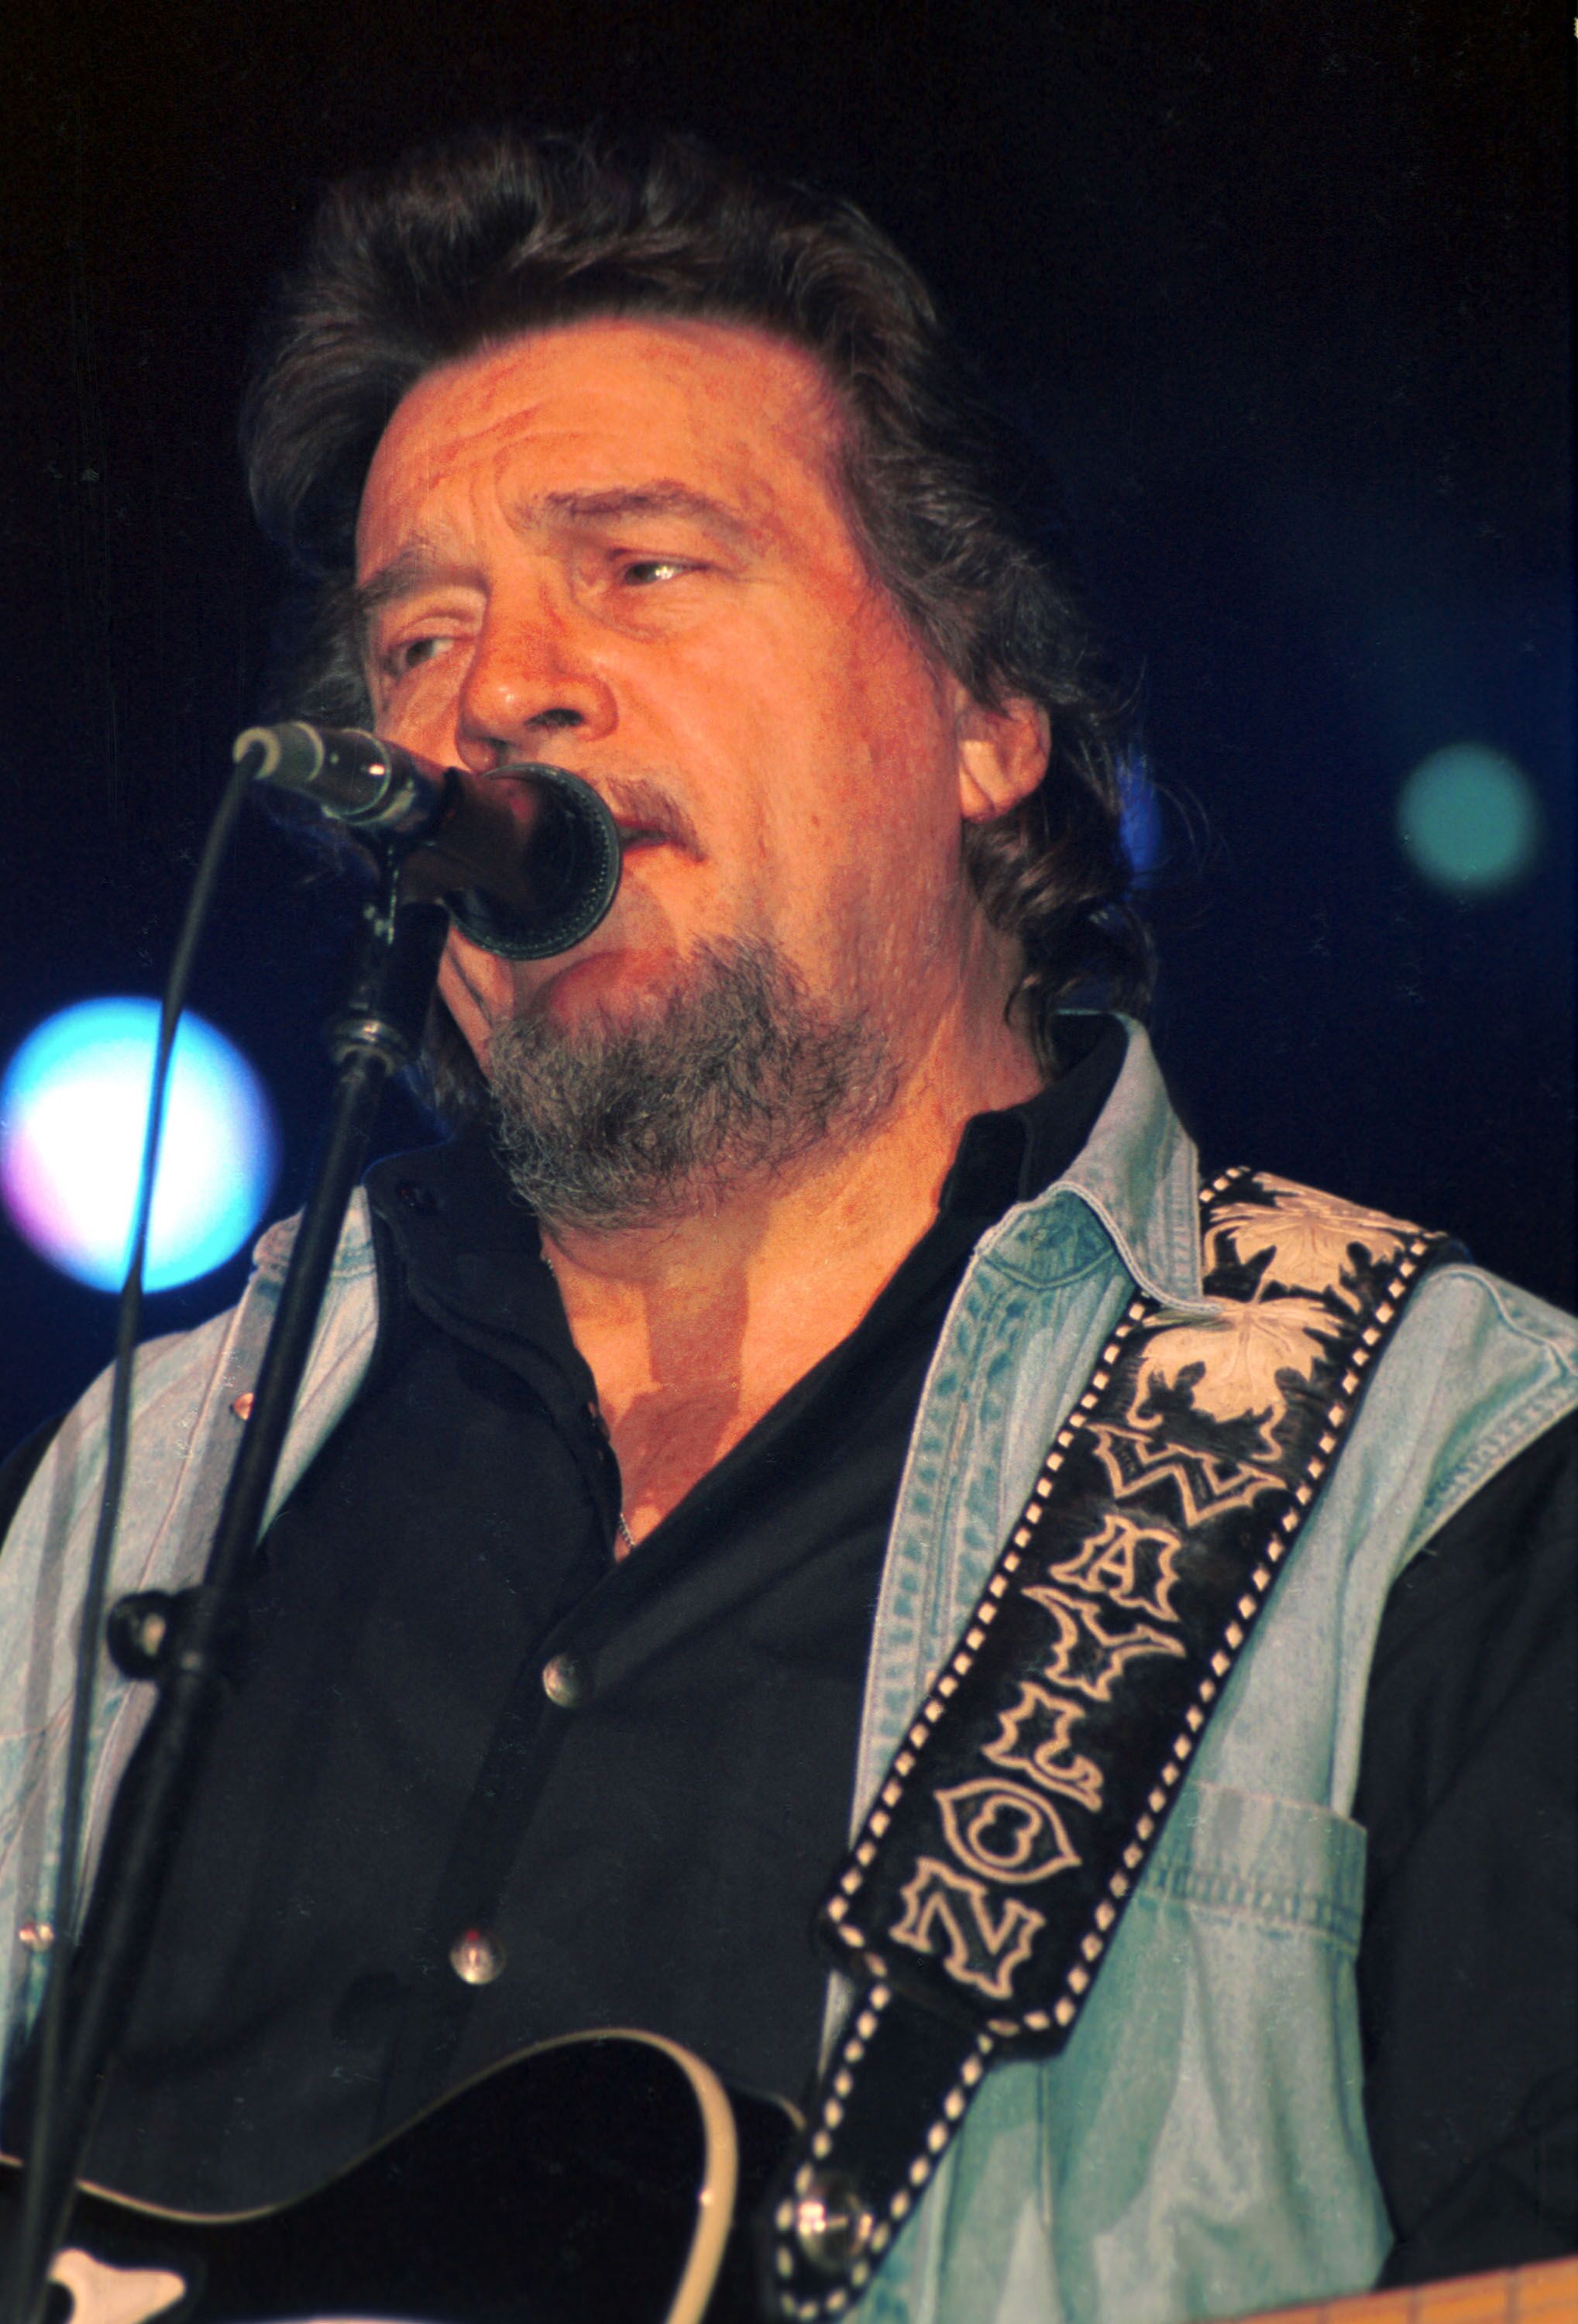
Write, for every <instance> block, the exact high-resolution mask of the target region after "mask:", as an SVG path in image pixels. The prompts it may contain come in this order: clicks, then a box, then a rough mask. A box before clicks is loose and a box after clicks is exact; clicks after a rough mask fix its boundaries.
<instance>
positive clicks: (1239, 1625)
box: [769, 1170, 1453, 2319]
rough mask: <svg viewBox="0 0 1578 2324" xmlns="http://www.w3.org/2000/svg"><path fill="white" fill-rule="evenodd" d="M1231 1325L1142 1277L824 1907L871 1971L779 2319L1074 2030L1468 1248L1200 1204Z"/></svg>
mask: <svg viewBox="0 0 1578 2324" xmlns="http://www.w3.org/2000/svg"><path fill="white" fill-rule="evenodd" d="M1200 1199H1201V1223H1202V1234H1203V1239H1204V1288H1205V1292H1206V1294H1207V1296H1209V1297H1211V1298H1213V1299H1214V1300H1216V1301H1218V1302H1219V1303H1220V1307H1219V1314H1218V1315H1217V1316H1216V1317H1215V1318H1210V1319H1207V1320H1205V1321H1204V1322H1203V1321H1201V1320H1200V1319H1199V1318H1198V1317H1197V1316H1194V1315H1191V1316H1190V1317H1189V1318H1187V1319H1179V1318H1178V1317H1177V1316H1176V1315H1175V1316H1171V1317H1169V1316H1168V1314H1167V1313H1166V1312H1165V1311H1162V1310H1160V1309H1159V1308H1158V1306H1157V1305H1156V1303H1155V1302H1153V1301H1151V1300H1149V1299H1148V1298H1146V1297H1144V1296H1138V1297H1136V1298H1135V1299H1134V1300H1133V1302H1132V1303H1131V1305H1130V1307H1129V1308H1128V1310H1127V1312H1126V1313H1125V1314H1124V1315H1123V1317H1122V1318H1121V1322H1120V1323H1119V1325H1118V1327H1117V1329H1116V1331H1115V1332H1114V1333H1113V1336H1112V1341H1111V1342H1110V1343H1109V1344H1108V1346H1107V1348H1106V1349H1105V1351H1103V1356H1102V1358H1101V1360H1100V1362H1099V1363H1098V1365H1097V1367H1096V1369H1095V1371H1094V1374H1093V1376H1092V1379H1091V1380H1090V1383H1089V1386H1088V1387H1087V1388H1086V1389H1085V1392H1084V1395H1083V1397H1081V1398H1080V1400H1079V1402H1078V1404H1077V1405H1076V1406H1075V1409H1074V1411H1073V1412H1072V1413H1071V1414H1070V1416H1069V1417H1068V1419H1067V1421H1066V1423H1065V1425H1064V1426H1063V1427H1062V1428H1061V1429H1060V1431H1059V1432H1058V1434H1057V1440H1056V1442H1055V1443H1053V1445H1052V1448H1051V1450H1050V1452H1048V1453H1047V1459H1046V1461H1045V1462H1044V1463H1043V1465H1042V1469H1041V1472H1040V1475H1039V1476H1038V1478H1037V1480H1036V1483H1035V1487H1034V1489H1033V1490H1032V1492H1031V1494H1030V1498H1029V1502H1028V1504H1027V1505H1026V1508H1025V1510H1024V1512H1023V1515H1022V1516H1021V1517H1020V1522H1019V1523H1018V1525H1016V1526H1015V1527H1014V1529H1013V1532H1012V1534H1011V1535H1010V1538H1009V1541H1008V1544H1007V1545H1006V1546H1005V1548H1004V1550H1003V1553H1002V1555H1001V1558H1000V1559H999V1561H998V1563H997V1566H996V1568H995V1570H994V1572H992V1577H991V1579H990V1581H989V1582H988V1583H987V1586H986V1588H985V1590H984V1591H983V1594H982V1597H981V1599H980V1601H979V1603H978V1604H977V1606H976V1608H975V1610H974V1615H973V1616H972V1618H971V1619H970V1621H969V1623H968V1624H967V1625H966V1628H965V1630H964V1636H963V1637H961V1638H960V1640H959V1642H958V1644H957V1646H956V1647H955V1651H954V1653H953V1655H951V1657H950V1658H949V1660H948V1662H947V1664H946V1665H945V1667H944V1668H943V1669H942V1671H941V1672H939V1674H937V1678H936V1680H935V1682H934V1683H933V1686H932V1689H931V1692H930V1694H929V1696H928V1698H927V1701H926V1702H925V1703H924V1705H923V1706H922V1708H921V1710H920V1711H919V1713H918V1716H917V1718H916V1719H915V1720H914V1722H913V1724H912V1725H911V1727H910V1729H909V1732H908V1734H907V1735H906V1737H905V1739H904V1742H903V1744H902V1746H901V1747H900V1750H899V1752H898V1754H897V1756H896V1757H895V1758H894V1760H893V1763H892V1765H891V1768H890V1769H889V1772H888V1775H887V1778H886V1780H885V1782H884V1783H883V1784H882V1786H881V1791H880V1793H879V1794H878V1796H877V1799H876V1802H875V1803H874V1805H873V1807H872V1811H871V1813H870V1815H869V1816H868V1818H867V1821H866V1823H865V1826H864V1828H863V1831H861V1833H860V1835H859V1837H858V1839H857V1840H856V1842H855V1845H854V1849H853V1851H852V1853H851V1855H850V1857H849V1858H848V1860H847V1862H846V1864H845V1865H844V1867H843V1869H842V1870H841V1872H840V1874H839V1876H838V1877H837V1880H836V1882H835V1886H834V1889H833V1891H832V1894H831V1895H830V1897H829V1899H828V1901H827V1904H826V1910H825V1933H826V1936H827V1937H828V1938H829V1940H830V1941H831V1942H832V1944H833V1945H834V1947H835V1950H837V1952H838V1953H839V1955H840V1956H841V1957H842V1959H843V1960H844V1965H845V1967H846V1968H847V1969H848V1970H849V1971H850V1973H851V1974H852V1975H854V1976H856V1977H858V1978H861V1979H862V1980H863V1992H862V1994H861V1997H860V1998H859V2000H858V2001H857V2002H856V2004H855V2006H854V2008H853V2009H852V2011H851V2013H850V2016H849V2020H848V2021H847V2023H846V2025H845V2029H844V2034H843V2037H842V2040H841V2042H840V2043H839V2045H838V2048H837V2050H836V2052H835V2055H834V2057H833V2060H832V2061H831V2063H830V2065H829V2067H828V2070H827V2071H826V2074H825V2076H824V2079H823V2082H822V2086H821V2089H820V2092H819V2095H818V2100H817V2107H816V2109H815V2112H814V2114H813V2117H812V2119H811V2121H810V2123H809V2124H808V2126H807V2130H806V2133H805V2135H804V2137H803V2138H802V2140H801V2141H800V2142H799V2143H798V2146H797V2149H796V2152H795V2153H794V2155H793V2156H792V2157H791V2159H790V2162H789V2165H788V2166H787V2167H786V2171H785V2172H784V2175H783V2177H782V2179H781V2181H780V2190H779V2196H778V2199H777V2200H776V2202H775V2204H774V2206H773V2209H772V2214H771V2222H770V2249H769V2273H770V2277H771V2285H772V2296H773V2299H774V2302H775V2304H776V2306H777V2308H778V2310H779V2311H780V2313H781V2314H784V2315H786V2316H792V2317H798V2318H804V2319H814V2318H815V2319H819V2318H823V2317H827V2316H834V2315H837V2314H839V2313H841V2312H842V2311H843V2310H844V2309H846V2308H848V2307H849V2306H850V2305H851V2304H852V2303H853V2302H854V2301H855V2300H856V2299H858V2297H859V2296H860V2293H861V2291H862V2289H863V2285H864V2284H865V2283H866V2282H868V2281H869V2279H870V2276H871V2274H872V2270H873V2269H874V2267H875V2266H876V2265H877V2264H879V2263H880V2261H881V2255H882V2253H883V2251H884V2250H885V2249H886V2248H887V2246H888V2245H889V2244H890V2243H891V2240H892V2237H893V2236H895V2235H896V2234H897V2233H898V2232H899V2230H900V2227H901V2226H902V2225H903V2222H904V2219H905V2218H907V2217H908V2215H909V2211H910V2209H912V2208H913V2206H914V2204H915V2203H916V2202H917V2201H918V2199H919V2197H920V2194H921V2192H922V2191H923V2190H924V2188H925V2186H926V2184H927V2181H928V2179H929V2178H930V2175H931V2173H932V2172H933V2171H934V2170H935V2168H936V2166H937V2162H938V2160H939V2159H940V2157H941V2155H942V2154H943V2153H944V2152H945V2151H946V2146H947V2144H948V2143H949V2140H950V2139H951V2138H952V2136H953V2134H954V2132H955V2129H956V2128H957V2126H958V2124H959V2123H960V2121H962V2119H963V2117H964V2112H965V2110H966V2108H967V2107H968V2105H969V2102H970V2098H971V2097H972V2095H973V2094H974V2089H976V2087H977V2086H978V2085H979V2083H980V2081H981V2080H982V2078H983V2074H984V2072H985V2070H986V2068H987V2065H988V2063H989V2061H991V2059H992V2057H993V2055H994V2054H996V2053H997V2052H1000V2051H1001V2050H1004V2049H1008V2048H1011V2049H1012V2050H1014V2051H1015V2052H1017V2053H1018V2054H1021V2055H1022V2054H1026V2053H1027V2052H1028V2053H1030V2054H1040V2055H1046V2054H1049V2053H1050V2052H1054V2051H1056V2050H1057V2049H1059V2048H1060V2047H1061V2046H1062V2044H1063V2043H1065V2042H1066V2040H1067V2038H1068V2035H1069V2033H1070V2032H1071V2030H1072V2028H1073V2026H1074V2024H1075V2019H1076V2017H1077V2015H1078V2014H1079V2010H1080V2007H1081V2006H1082V2004H1083V2001H1084V1996H1085V1994H1086V1993H1087V1992H1088V1991H1089V1989H1090V1987H1091V1983H1092V1980H1093V1978H1094V1976H1095V1974H1096V1972H1097V1970H1098V1969H1099V1966H1100V1964H1101V1961H1102V1960H1103V1955H1104V1954H1105V1952H1106V1950H1107V1948H1108V1946H1109V1945H1110V1943H1111V1941H1112V1937H1113V1934H1114V1932H1115V1931H1116V1929H1117V1926H1118V1923H1119V1922H1120V1919H1121V1914H1122V1913H1123V1909H1124V1906H1125V1904H1126V1902H1127V1900H1128V1898H1129V1897H1130V1895H1131V1894H1132V1892H1133V1888H1134V1886H1135V1883H1136V1881H1137V1880H1138V1878H1139V1877H1140V1874H1141V1872H1142V1871H1143V1868H1144V1866H1145V1862H1146V1858H1147V1857H1148V1856H1149V1852H1150V1849H1151V1848H1152V1847H1153V1846H1154V1844H1155V1840H1156V1837H1157V1834H1158V1831H1159V1830H1160V1828H1161V1825H1162V1823H1163V1821H1165V1818H1166V1816H1167V1811H1168V1809H1169V1808H1170V1807H1171V1805H1172V1803H1173V1802H1174V1800H1175V1799H1176V1798H1177V1794H1178V1791H1179V1788H1180V1786H1181V1784H1182V1783H1183V1781H1184V1778H1185V1776H1186V1774H1187V1771H1188V1766H1189V1762H1190V1759H1191V1757H1192V1756H1193V1754H1194V1752H1195V1748H1196V1747H1197V1745H1198V1742H1199V1738H1200V1737H1201V1735H1202V1733H1203V1732H1204V1727H1205V1724H1206V1721H1207V1720H1208V1719H1209V1718H1210V1716H1211V1713H1212V1711H1213V1707H1214V1705H1215V1704H1216V1702H1217V1701H1218V1700H1219V1699H1220V1696H1221V1692H1222V1689H1223V1683H1224V1682H1225V1680H1226V1679H1227V1677H1228V1675H1229V1673H1230V1672H1231V1670H1232V1665H1233V1663H1234V1661H1235V1660H1236V1658H1237V1656H1238V1655H1239V1653H1240V1652H1241V1649H1242V1647H1243V1646H1244V1644H1245V1642H1246V1640H1247V1639H1248V1637H1249V1636H1250V1631H1251V1630H1252V1628H1253V1626H1254V1623H1255V1621H1256V1619H1257V1618H1258V1616H1259V1614H1260V1610H1261V1609H1262V1607H1263V1606H1264V1605H1265V1603H1266V1600H1267V1598H1268V1596H1269V1592H1270V1591H1271V1589H1272V1586H1273V1584H1274V1582H1275V1581H1276V1578H1277V1575H1278V1572H1279V1571H1280V1570H1281V1568H1282V1565H1283V1564H1284V1563H1285V1561H1286V1559H1287V1554H1288V1553H1289V1551H1290V1550H1291V1548H1292V1546H1293V1545H1294V1542H1295V1541H1296V1539H1297V1535H1298V1532H1299V1529H1300V1527H1301V1526H1302V1524H1303V1522H1304V1519H1305V1517H1306V1514H1307V1512H1308V1510H1309V1508H1310V1506H1311V1504H1312V1503H1313V1501H1314V1499H1315V1495H1316V1493H1317V1492H1318V1490H1319V1489H1320V1486H1321V1483H1322V1480H1323V1479H1324V1476H1325V1474H1326V1472H1327V1471H1328V1470H1329V1469H1330V1467H1331V1464H1332V1462H1333V1459H1334V1458H1335V1455H1336V1452H1337V1449H1338V1446H1339V1444H1340V1443H1341V1442H1342V1439H1343V1434H1344V1433H1345V1431H1346V1429H1347V1427H1348V1425H1349V1423H1350V1421H1351V1420H1352V1416H1353V1414H1354V1412H1355V1410H1356V1409H1357V1407H1358V1404H1359V1400H1360V1397H1361V1394H1362V1392H1363V1389H1364V1386H1365V1383H1366V1380H1367V1379H1368V1378H1369V1375H1370V1370H1371V1369H1372V1367H1373V1365H1374V1362H1375V1360H1376V1358H1377V1356H1378V1355H1379V1354H1380V1351H1381V1349H1382V1347H1383V1346H1384V1344H1385V1342H1386V1341H1387V1339H1388V1337H1389V1334H1390V1333H1391V1332H1392V1330H1393V1329H1394V1328H1395V1325H1396V1323H1397V1320H1398V1314H1399V1313H1400V1311H1401V1307H1402V1305H1403V1303H1404V1301H1405V1300H1406V1298H1407V1294H1408V1292H1409V1291H1410V1289H1411V1288H1412V1286H1413V1285H1414V1284H1415V1283H1416V1282H1417V1279H1418V1277H1419V1276H1420V1274H1421V1273H1422V1272H1423V1270H1424V1269H1425V1268H1426V1267H1428V1266H1429V1265H1430V1264H1431V1263H1432V1262H1433V1261H1435V1259H1439V1258H1440V1257H1441V1256H1442V1255H1443V1254H1444V1252H1446V1251H1449V1250H1452V1248H1453V1246H1452V1245H1450V1244H1449V1243H1448V1242H1447V1241H1446V1240H1445V1238H1444V1237H1441V1236H1436V1235H1429V1234H1425V1233H1421V1232H1420V1231H1418V1230H1417V1228H1414V1227H1412V1226H1408V1225H1406V1224H1404V1223H1402V1222H1399V1221H1398V1220H1396V1219H1390V1218H1387V1217H1385V1216H1383V1215H1382V1214H1381V1213H1379V1212H1374V1211H1365V1210H1360V1209H1357V1208H1355V1207H1353V1206H1352V1205H1351V1204H1347V1203H1340V1202H1337V1201H1335V1200H1333V1198H1332V1197H1330V1196H1328V1195H1324V1194H1315V1193H1312V1192H1310V1191H1309V1190H1307V1189H1306V1188H1304V1187H1300V1186H1296V1185H1289V1184H1288V1183H1287V1181H1285V1180H1282V1179H1278V1178H1273V1177H1269V1176H1260V1175H1256V1174H1252V1173H1250V1172H1249V1171H1246V1170H1233V1171H1229V1172H1227V1173H1225V1174H1224V1175H1223V1176H1222V1177H1220V1178H1218V1179H1217V1180H1216V1181H1215V1182H1214V1184H1213V1185H1210V1186H1208V1187H1206V1188H1204V1190H1203V1192H1202V1194H1201V1198H1200Z"/></svg>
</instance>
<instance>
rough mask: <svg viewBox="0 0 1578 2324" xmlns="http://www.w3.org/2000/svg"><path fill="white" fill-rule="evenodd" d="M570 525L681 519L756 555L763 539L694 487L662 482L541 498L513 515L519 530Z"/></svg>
mask: <svg viewBox="0 0 1578 2324" xmlns="http://www.w3.org/2000/svg"><path fill="white" fill-rule="evenodd" d="M545 516H546V517H548V518H549V520H550V521H554V520H557V521H558V522H560V523H568V524H623V523H626V522H629V521H632V520H639V519H641V518H643V517H668V516H673V517H681V518H684V519H685V520H686V521H688V522H690V523H693V524H699V525H701V526H703V527H705V528H706V530H708V531H710V532H715V533H716V534H717V535H718V536H719V538H720V539H724V540H725V541H727V542H728V543H729V545H730V546H731V547H732V548H735V549H760V548H761V532H760V531H759V530H758V529H757V527H756V526H755V525H753V524H752V523H750V522H749V521H747V520H746V519H745V518H744V517H743V516H742V515H741V514H740V513H739V512H738V511H737V510H735V509H732V508H729V507H728V506H726V505H725V503H724V502H722V501H717V500H714V499H713V497H712V495H711V493H701V492H697V489H696V487H695V485H694V484H677V483H670V482H669V480H668V479H667V478H660V480H659V481H658V482H656V483H654V484H616V485H614V486H613V487H612V488H611V489H610V490H608V491H606V492H600V493H543V494H542V495H541V497H540V499H534V500H531V501H527V502H524V503H521V506H520V508H519V509H518V511H517V512H515V521H516V523H517V524H519V525H521V527H522V528H523V529H524V528H525V527H529V526H531V525H533V524H536V523H539V522H540V521H541V520H542V518H543V517H545Z"/></svg>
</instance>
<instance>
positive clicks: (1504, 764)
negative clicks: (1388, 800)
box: [1398, 742, 1544, 897]
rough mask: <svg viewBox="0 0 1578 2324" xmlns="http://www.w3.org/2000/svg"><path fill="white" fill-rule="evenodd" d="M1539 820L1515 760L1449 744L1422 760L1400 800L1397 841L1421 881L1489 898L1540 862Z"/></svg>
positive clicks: (1486, 748) (1473, 745)
mask: <svg viewBox="0 0 1578 2324" xmlns="http://www.w3.org/2000/svg"><path fill="white" fill-rule="evenodd" d="M1543 820H1544V819H1543V817H1542V816H1541V813H1540V804H1539V799H1538V798H1537V796H1536V791H1535V788H1534V785H1533V784H1532V783H1531V782H1530V780H1529V779H1528V777H1527V775H1526V774H1525V773H1524V771H1523V769H1522V768H1521V767H1520V766H1519V765H1518V761H1516V760H1515V759H1510V758H1509V757H1508V755H1507V753H1506V752H1504V751H1497V750H1493V749H1492V748H1491V747H1490V744H1488V743H1485V742H1450V743H1448V744H1447V745H1446V746H1445V748H1444V749H1443V750H1440V751H1432V752H1431V753H1430V755H1429V757H1428V758H1427V759H1423V760H1421V761H1420V762H1419V764H1418V765H1417V767H1416V768H1415V769H1414V771H1413V773H1412V774H1411V775H1410V776H1409V777H1408V779H1407V782H1406V783H1405V784H1404V785H1403V788H1402V790H1401V792H1400V793H1399V794H1398V839H1399V841H1400V842H1401V844H1402V849H1403V853H1404V854H1405V855H1406V856H1407V859H1408V861H1409V862H1410V863H1411V864H1412V865H1413V867H1414V869H1415V871H1417V872H1418V874H1419V876H1420V878H1421V879H1422V880H1427V881H1429V882H1430V884H1431V885H1432V886H1433V887H1435V888H1442V889H1445V890H1447V891H1448V892H1449V893H1451V894H1453V895H1456V896H1466V897H1475V896H1495V895H1501V894H1504V893H1505V892H1506V890H1508V889H1509V888H1513V887H1516V886H1517V885H1518V881H1520V880H1523V879H1526V878H1527V875H1528V874H1529V872H1531V871H1533V870H1534V868H1535V866H1536V863H1537V862H1538V861H1539V858H1540V853H1541V845H1542V841H1543V838H1544V829H1543Z"/></svg>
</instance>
